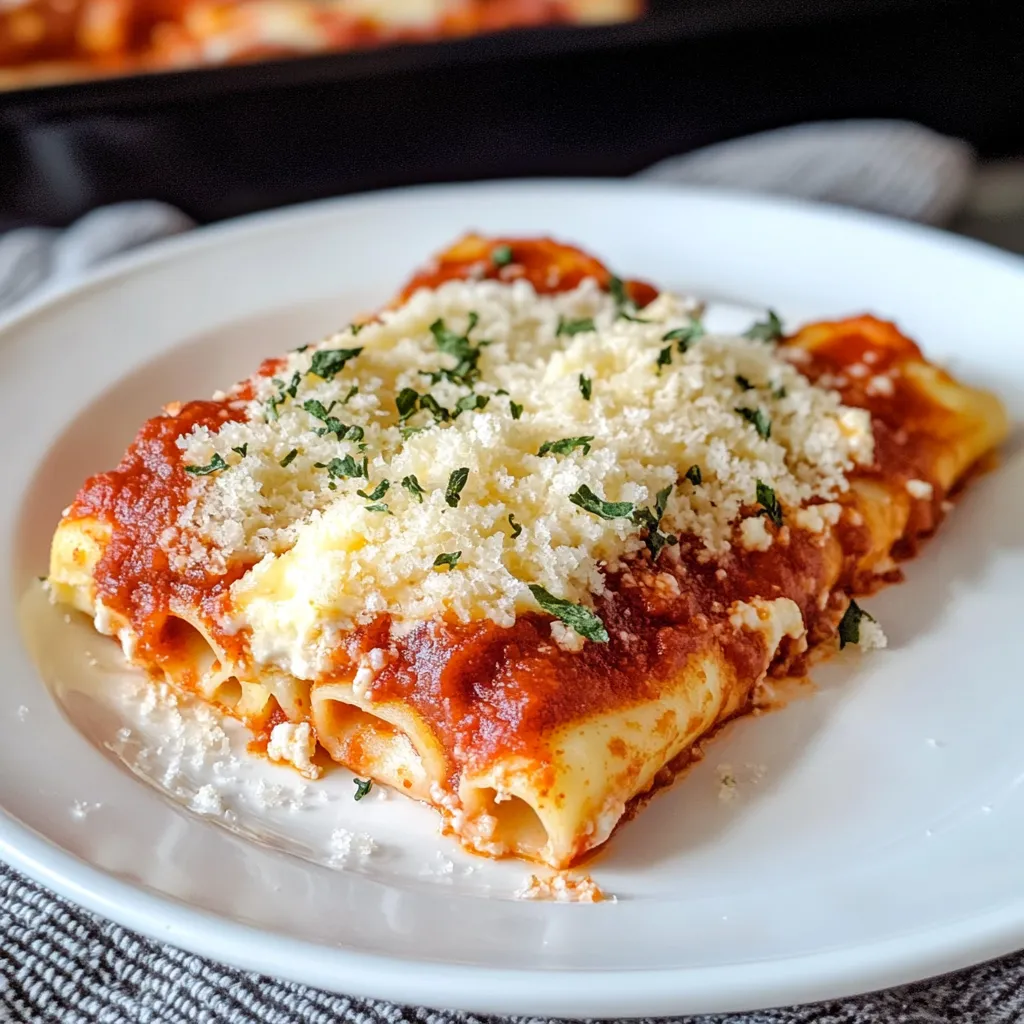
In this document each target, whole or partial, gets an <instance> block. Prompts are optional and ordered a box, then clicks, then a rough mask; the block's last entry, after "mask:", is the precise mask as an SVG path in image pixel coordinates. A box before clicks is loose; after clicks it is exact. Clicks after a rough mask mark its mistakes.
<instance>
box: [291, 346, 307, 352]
mask: <svg viewBox="0 0 1024 1024" xmlns="http://www.w3.org/2000/svg"><path fill="white" fill-rule="evenodd" d="M307 348H309V345H300V346H299V347H298V348H293V349H292V351H293V352H305V351H306V349H307Z"/></svg>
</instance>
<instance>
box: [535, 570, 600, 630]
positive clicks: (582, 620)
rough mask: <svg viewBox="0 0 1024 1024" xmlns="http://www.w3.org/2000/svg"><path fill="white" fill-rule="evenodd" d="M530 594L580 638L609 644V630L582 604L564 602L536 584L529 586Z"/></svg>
mask: <svg viewBox="0 0 1024 1024" xmlns="http://www.w3.org/2000/svg"><path fill="white" fill-rule="evenodd" d="M529 587H530V593H531V594H533V596H534V598H535V600H536V601H537V604H539V605H540V606H541V608H543V609H544V611H546V612H547V613H548V614H549V615H554V617H555V618H556V619H561V620H562V622H564V623H565V624H566V625H567V626H571V627H572V628H573V629H575V630H576V632H577V633H579V635H580V636H582V637H584V638H585V639H587V640H593V641H594V643H598V644H606V643H608V630H606V629H605V628H604V623H603V622H602V621H601V619H600V618H599V617H598V616H597V615H596V614H595V613H594V612H592V611H591V610H590V609H589V608H585V607H584V606H583V605H581V604H573V603H572V602H571V601H564V600H562V598H560V597H555V596H554V595H553V594H549V593H548V592H547V591H546V590H545V589H544V588H543V587H541V586H538V585H537V584H536V583H531V584H529Z"/></svg>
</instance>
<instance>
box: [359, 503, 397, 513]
mask: <svg viewBox="0 0 1024 1024" xmlns="http://www.w3.org/2000/svg"><path fill="white" fill-rule="evenodd" d="M363 508H365V509H366V511H367V512H386V513H387V514H388V515H389V516H393V515H394V512H392V511H391V509H389V508H388V507H387V505H384V504H380V505H364V506H363Z"/></svg>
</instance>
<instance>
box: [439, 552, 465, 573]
mask: <svg viewBox="0 0 1024 1024" xmlns="http://www.w3.org/2000/svg"><path fill="white" fill-rule="evenodd" d="M461 557H462V552H461V551H446V552H444V554H440V555H438V556H437V558H435V559H434V568H435V569H437V568H439V567H440V566H442V565H447V566H448V568H449V569H454V568H455V566H457V565H458V564H459V559H460V558H461Z"/></svg>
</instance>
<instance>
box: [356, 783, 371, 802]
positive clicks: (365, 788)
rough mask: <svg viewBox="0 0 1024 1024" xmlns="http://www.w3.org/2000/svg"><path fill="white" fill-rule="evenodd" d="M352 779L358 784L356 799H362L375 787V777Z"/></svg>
mask: <svg viewBox="0 0 1024 1024" xmlns="http://www.w3.org/2000/svg"><path fill="white" fill-rule="evenodd" d="M352 781H353V782H354V783H355V784H356V792H355V799H356V800H362V799H363V797H364V796H366V794H367V793H369V792H370V790H371V789H373V779H353V780H352Z"/></svg>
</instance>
